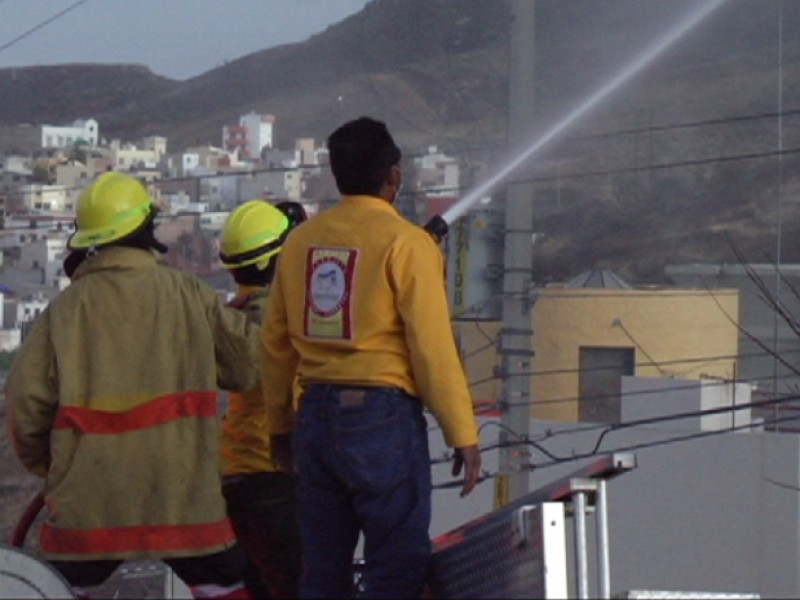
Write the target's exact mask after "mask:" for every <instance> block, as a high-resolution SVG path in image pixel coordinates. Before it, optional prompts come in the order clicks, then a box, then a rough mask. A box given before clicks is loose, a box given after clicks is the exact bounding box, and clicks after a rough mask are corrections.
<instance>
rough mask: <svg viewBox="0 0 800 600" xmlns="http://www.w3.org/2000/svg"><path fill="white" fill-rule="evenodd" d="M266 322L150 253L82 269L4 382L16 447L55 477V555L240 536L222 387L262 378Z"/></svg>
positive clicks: (126, 252)
mask: <svg viewBox="0 0 800 600" xmlns="http://www.w3.org/2000/svg"><path fill="white" fill-rule="evenodd" d="M256 329H257V326H256V325H254V324H252V323H250V322H249V321H248V319H247V318H246V317H245V315H244V314H242V313H241V312H239V311H236V310H233V309H229V308H227V307H225V306H224V305H223V303H222V302H221V301H220V299H219V298H218V296H217V294H216V293H215V292H214V291H213V290H212V289H211V288H210V287H208V286H207V285H206V284H204V283H203V282H202V281H200V280H199V279H197V278H195V277H193V276H191V275H187V274H184V273H181V272H180V271H177V270H175V269H172V268H169V267H165V266H163V265H160V264H159V263H158V262H157V260H156V258H155V256H154V255H153V254H151V253H150V252H146V251H142V250H138V249H134V248H121V247H119V248H117V247H112V248H108V249H105V250H103V251H102V252H100V253H99V254H98V255H96V256H92V257H90V258H88V259H87V260H86V262H85V263H84V264H82V265H81V266H80V267H79V269H78V270H77V272H76V274H75V281H74V282H73V283H72V284H71V285H70V286H69V287H68V288H67V289H65V290H64V291H63V292H61V293H60V294H59V295H58V296H57V297H56V298H55V299H54V300H53V301H52V302H50V304H49V306H48V307H47V308H46V310H45V311H44V312H43V313H42V314H41V315H40V316H39V317H38V318H37V320H36V322H35V324H34V325H33V327H32V329H31V332H30V334H29V335H28V336H27V337H26V339H25V340H24V342H23V344H22V347H21V349H20V352H19V355H18V356H17V358H16V360H15V362H14V364H13V366H12V369H11V372H10V373H9V377H8V381H7V385H6V397H7V402H8V410H9V417H10V419H9V427H10V433H11V438H12V440H13V443H14V447H15V450H16V452H17V455H18V456H19V458H20V460H21V461H22V463H23V464H24V465H25V466H26V467H27V468H28V469H29V470H30V471H31V472H33V473H35V474H37V475H40V476H42V477H44V478H45V488H44V493H45V501H46V506H47V509H48V518H47V521H46V522H45V523H44V525H43V527H42V532H41V549H42V551H43V553H44V554H45V555H46V556H49V557H51V558H58V559H61V560H67V559H105V558H119V559H126V558H141V557H153V558H157V557H167V556H171V557H178V556H194V555H202V554H209V553H212V552H217V551H220V550H222V549H224V548H226V547H228V546H230V545H231V544H232V543H233V541H234V536H233V532H232V529H231V527H230V524H229V522H228V520H227V518H226V514H225V504H224V500H223V497H222V493H221V486H220V473H219V445H218V437H219V426H218V420H217V387H218V386H219V387H222V388H225V389H234V390H247V389H250V388H252V387H253V386H254V385H255V383H256V381H257V377H258V372H257V362H256V361H257V357H256V352H257V336H258V333H257V331H256Z"/></svg>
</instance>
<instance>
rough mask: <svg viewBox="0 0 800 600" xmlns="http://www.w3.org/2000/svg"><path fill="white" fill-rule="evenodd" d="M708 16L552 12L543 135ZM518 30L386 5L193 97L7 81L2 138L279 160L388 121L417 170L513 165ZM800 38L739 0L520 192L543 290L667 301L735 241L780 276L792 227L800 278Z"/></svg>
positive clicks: (70, 77)
mask: <svg viewBox="0 0 800 600" xmlns="http://www.w3.org/2000/svg"><path fill="white" fill-rule="evenodd" d="M697 4H698V3H697V2H695V1H694V0H660V1H659V2H658V3H655V2H642V1H641V0H593V1H592V2H586V1H585V0H537V4H536V10H537V13H536V40H535V42H536V52H535V60H534V67H533V70H534V79H535V97H536V100H535V104H536V106H535V110H536V114H537V115H538V116H537V118H536V122H535V123H533V124H532V126H533V131H532V134H531V135H532V136H535V135H540V134H542V133H543V132H546V131H547V130H548V128H549V127H551V126H552V125H553V124H555V123H558V122H559V119H561V118H562V117H563V116H564V115H565V114H567V113H568V112H569V110H570V107H573V106H576V105H578V104H580V102H581V101H582V100H583V99H585V98H586V97H587V96H589V95H591V94H592V93H593V92H594V91H595V90H597V89H598V88H599V87H601V86H602V85H604V83H605V82H607V81H608V80H609V78H611V77H613V76H614V75H615V74H617V73H618V72H619V71H620V70H621V69H623V68H624V66H625V65H626V64H629V63H630V62H631V61H632V60H633V59H635V58H636V57H637V56H638V55H639V54H640V53H641V52H642V51H643V49H645V48H648V47H649V46H651V45H652V44H653V43H655V42H656V41H657V40H658V39H660V38H661V37H662V36H663V35H665V33H666V32H667V31H668V30H669V29H670V28H671V27H672V26H673V24H675V23H680V22H681V21H682V20H684V19H685V15H686V14H687V13H688V12H689V11H690V10H691V9H692V8H693V7H696V6H697ZM779 7H782V12H779V11H778V9H779ZM779 20H780V22H781V27H782V30H783V31H785V32H786V34H784V36H783V38H782V39H781V40H780V41H781V47H780V54H779V52H778V50H779V48H778V41H779V38H778V31H779V29H778V23H779ZM511 22H512V19H511V3H510V1H509V0H374V1H373V2H371V3H370V4H368V5H367V6H366V7H365V8H364V10H362V11H361V12H360V13H358V14H355V15H353V16H351V17H350V18H348V19H346V20H344V21H342V22H341V23H338V24H336V25H334V26H331V27H329V28H328V29H327V30H326V31H324V32H322V33H320V34H318V35H316V36H313V37H311V38H310V39H308V40H307V41H305V42H303V43H298V44H292V45H285V46H280V47H275V48H270V49H267V50H263V51H260V52H256V53H253V54H251V55H248V56H245V57H243V58H241V59H239V60H236V61H232V62H230V63H228V64H226V65H224V66H222V67H219V68H217V69H214V70H212V71H209V72H208V73H205V74H203V75H201V76H198V77H195V78H193V79H190V80H187V81H170V80H166V79H163V78H160V77H156V76H155V75H153V74H152V73H150V72H149V71H148V70H147V69H145V68H143V67H134V66H129V65H121V66H104V67H100V66H97V65H74V66H64V67H37V68H31V69H6V70H0V122H2V123H14V122H63V121H69V120H72V119H74V118H79V117H87V116H93V117H95V118H97V119H98V121H99V122H100V126H101V134H102V135H104V136H106V137H121V138H125V139H136V138H139V137H141V136H143V135H150V134H160V135H166V136H167V137H168V138H169V140H170V145H171V147H173V148H175V147H181V146H184V145H188V144H195V143H213V144H218V143H219V140H220V136H221V128H222V126H223V125H224V124H227V123H232V122H235V121H236V120H237V119H238V116H239V115H241V114H244V113H246V112H249V111H250V110H254V111H257V112H263V113H271V114H274V115H276V116H277V122H276V142H277V145H278V146H279V147H287V146H290V145H291V144H292V142H293V140H294V138H295V137H298V136H311V137H315V138H316V139H318V140H321V139H324V137H325V136H326V135H327V134H328V133H330V131H331V130H332V129H333V128H334V127H335V126H336V125H338V124H339V123H341V122H342V121H344V120H346V119H349V118H352V117H356V116H359V115H362V114H371V115H375V116H379V117H381V118H383V119H384V120H386V121H387V123H388V124H389V126H390V127H391V128H392V130H393V131H394V132H395V133H396V135H397V137H398V139H399V141H400V142H401V144H402V145H403V146H404V148H406V149H407V151H409V152H416V151H419V150H420V149H421V148H423V147H425V146H426V145H428V144H433V143H435V144H437V145H439V147H440V148H443V149H445V150H446V151H448V152H450V153H452V154H454V155H457V156H459V157H461V158H463V159H465V160H473V161H474V160H487V158H488V160H490V161H492V160H495V161H497V162H495V163H494V164H495V165H499V164H501V163H502V162H503V161H504V160H506V159H505V158H504V157H505V156H508V154H507V153H506V152H505V151H504V150H503V148H504V146H505V144H506V140H507V131H508V121H507V119H508V97H509V93H508V89H509V81H508V73H509V59H510V40H509V36H510V31H511ZM798 30H800V3H786V2H784V3H779V2H778V1H777V0H759V2H752V1H750V0H728V1H727V2H725V3H724V4H723V5H722V7H721V8H719V9H717V10H716V11H715V13H714V14H712V15H711V16H710V17H709V18H707V19H706V20H705V21H704V22H702V23H700V24H699V25H698V26H697V27H696V28H695V29H693V30H692V31H691V32H689V33H688V34H687V35H686V36H685V37H683V38H681V39H680V41H679V42H678V43H676V44H675V45H674V46H673V47H671V48H670V49H669V50H668V51H666V52H664V53H663V54H662V55H659V56H658V57H657V59H656V60H654V61H653V62H652V64H651V65H650V66H648V67H647V68H646V69H645V70H643V71H642V72H641V73H639V74H637V76H636V77H635V78H632V79H631V80H630V81H629V82H627V83H626V84H625V85H622V86H620V88H619V89H618V90H615V92H614V94H612V95H611V97H609V98H608V99H607V100H606V101H605V102H604V103H603V104H602V105H600V106H598V107H597V108H596V109H594V110H593V111H592V112H591V113H590V114H589V115H586V116H585V117H584V118H582V119H580V120H578V121H577V122H576V123H575V124H574V125H573V126H571V127H570V128H569V129H568V130H567V131H565V133H564V134H563V135H562V136H560V137H559V138H558V139H556V140H554V142H553V143H552V144H551V145H550V146H548V148H547V149H546V151H545V152H543V153H542V154H541V155H540V156H539V157H537V160H536V162H535V163H534V164H533V165H529V166H527V167H523V168H521V169H519V170H518V171H517V172H515V174H514V178H516V179H522V180H528V181H532V182H533V183H534V191H535V195H534V201H535V202H536V205H537V211H536V224H535V229H536V231H537V232H539V233H542V234H543V235H542V236H541V237H540V238H539V239H540V240H541V241H540V242H538V243H537V248H536V262H535V264H534V268H535V271H536V273H537V278H538V279H539V280H541V281H551V280H556V279H562V278H565V277H570V276H572V275H574V274H576V272H579V271H581V270H584V269H586V268H590V267H593V266H605V267H610V268H615V269H617V270H619V271H620V272H621V274H622V275H623V276H625V277H628V278H629V279H632V280H634V281H644V282H646V281H660V280H662V279H663V266H664V264H667V263H669V262H690V261H705V260H715V261H726V260H727V261H730V260H732V255H731V252H730V247H729V243H728V239H729V238H732V239H735V240H736V242H737V243H738V244H740V245H741V246H742V247H743V249H744V250H745V252H746V253H747V254H748V255H749V256H751V257H753V259H754V260H758V261H763V260H765V258H768V256H773V257H774V256H775V253H776V246H775V239H776V231H777V220H778V218H779V217H780V219H781V222H782V230H783V231H785V232H786V233H787V235H784V236H783V238H784V241H783V246H782V253H783V257H782V258H783V260H796V261H800V243H798V242H795V241H794V236H791V235H788V232H791V231H792V230H793V228H794V227H795V226H796V225H800V216H798V211H797V207H796V204H797V203H796V201H795V200H794V198H796V194H795V193H794V192H795V191H796V190H797V188H798V180H797V178H796V176H795V174H796V173H797V172H798V171H797V169H796V168H795V167H796V166H797V165H796V164H795V162H796V160H795V156H797V154H798V153H800V140H798V139H797V134H796V133H795V131H796V130H797V128H796V125H797V124H798V121H797V114H798V112H797V111H798V110H800V77H798V75H800V44H798V40H797V39H796V36H793V35H791V32H793V31H798ZM268 45H269V44H268V43H267V42H266V41H265V46H268ZM779 59H780V63H779ZM779 75H780V77H779ZM779 82H780V86H781V87H780V91H779V88H778V86H779ZM779 94H780V98H779V97H778V96H779ZM779 106H781V107H782V108H783V110H784V118H783V119H781V120H780V121H779V120H778V119H777V116H776V113H777V110H778V107H779ZM779 128H780V133H779V131H778V130H779ZM532 139H534V137H532ZM779 145H780V147H781V148H782V150H783V154H782V155H781V157H780V158H779V157H778V154H777V149H778V147H779ZM490 164H491V163H490Z"/></svg>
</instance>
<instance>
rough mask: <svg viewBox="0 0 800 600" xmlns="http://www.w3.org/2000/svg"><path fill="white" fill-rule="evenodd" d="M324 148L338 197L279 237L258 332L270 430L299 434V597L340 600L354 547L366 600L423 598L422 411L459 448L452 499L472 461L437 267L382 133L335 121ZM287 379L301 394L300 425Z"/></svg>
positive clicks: (475, 463) (469, 426)
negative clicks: (408, 209) (401, 198)
mask: <svg viewBox="0 0 800 600" xmlns="http://www.w3.org/2000/svg"><path fill="white" fill-rule="evenodd" d="M328 149H329V152H330V163H331V170H332V171H333V175H334V177H335V179H336V184H337V186H338V188H339V191H340V192H341V193H342V198H341V200H340V202H339V204H337V205H336V206H335V207H333V208H330V209H328V210H326V211H325V212H323V213H321V214H320V215H318V216H316V217H314V218H313V219H310V220H309V221H308V222H306V223H303V224H302V225H300V226H299V227H298V228H297V229H296V230H295V231H293V232H292V235H291V236H290V237H289V239H287V241H286V244H285V245H284V248H283V251H282V253H281V260H280V263H279V264H278V270H277V274H276V277H275V282H274V284H273V287H272V290H271V292H270V297H269V300H268V302H267V312H266V314H265V326H264V327H263V328H262V344H263V348H264V354H263V359H262V360H263V369H262V377H263V379H262V385H263V389H264V401H265V403H267V404H268V410H269V421H268V423H269V425H270V430H271V433H272V434H275V435H274V440H275V442H276V443H277V442H279V440H283V442H282V443H283V444H286V441H285V440H286V436H285V434H289V433H291V432H292V431H293V430H294V435H293V440H292V441H293V445H294V453H295V463H296V467H297V514H298V521H299V526H300V534H301V540H302V546H303V576H302V579H301V583H300V596H301V597H305V598H316V597H323V598H343V597H347V596H348V595H350V594H351V592H352V570H351V562H352V559H353V551H354V549H355V547H356V543H357V541H358V536H359V533H363V536H364V559H365V570H364V577H363V585H364V588H365V590H364V597H370V598H418V597H419V595H420V593H421V592H422V588H423V584H424V581H425V576H426V572H427V569H428V564H429V558H430V540H429V537H428V527H429V524H430V516H431V514H430V513H431V473H430V458H429V455H428V433H427V426H426V420H425V417H424V415H423V408H428V409H429V410H430V411H431V413H433V416H434V417H435V418H436V420H437V421H438V422H439V424H440V425H441V427H442V430H443V433H444V436H445V440H446V442H447V443H448V444H449V445H450V446H452V447H454V448H455V449H456V460H455V463H454V469H453V474H454V475H457V474H459V473H460V471H461V469H462V468H464V470H465V473H464V475H465V478H464V484H463V486H462V495H465V494H467V493H469V492H470V491H471V490H472V489H473V487H474V486H475V484H476V482H477V480H478V477H479V474H480V463H481V460H480V453H479V451H478V446H477V442H478V436H477V427H476V423H475V417H474V414H473V409H472V402H471V398H470V395H469V390H468V388H467V382H466V379H465V376H464V372H463V369H462V366H461V362H460V360H459V357H458V353H457V350H456V346H455V343H454V341H453V334H452V330H451V327H450V317H449V314H448V307H447V299H446V295H445V289H444V277H443V273H444V261H443V256H442V253H441V251H440V250H439V248H438V247H437V245H436V244H435V242H434V241H433V239H432V238H431V236H430V235H428V233H426V232H425V231H424V230H423V229H422V228H420V227H418V226H416V225H414V224H412V223H409V222H408V221H406V220H405V219H403V218H402V217H401V216H400V214H399V213H398V212H397V209H396V208H395V207H394V206H393V203H394V200H395V198H396V197H397V194H398V193H399V190H400V185H401V181H402V174H401V170H400V158H401V157H400V150H399V149H398V148H397V146H396V145H395V143H394V141H393V139H392V137H391V135H390V134H389V132H388V130H387V129H386V126H385V125H384V124H383V123H381V122H380V121H376V120H374V119H370V118H366V117H365V118H361V119H357V120H355V121H351V122H349V123H346V124H345V125H343V126H342V127H340V128H339V129H337V130H336V131H335V132H334V133H333V134H332V135H331V136H330V137H329V138H328ZM301 274H302V276H301ZM295 373H296V374H297V376H298V379H299V384H300V386H301V387H302V388H303V394H302V396H301V398H300V408H299V412H298V414H297V417H296V422H295V417H294V412H293V410H292V403H291V393H290V390H291V387H292V378H293V377H294V376H295ZM280 434H284V436H283V437H281V436H280ZM284 454H285V451H283V452H280V453H279V456H283V455H284Z"/></svg>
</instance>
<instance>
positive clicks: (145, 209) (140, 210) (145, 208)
mask: <svg viewBox="0 0 800 600" xmlns="http://www.w3.org/2000/svg"><path fill="white" fill-rule="evenodd" d="M151 210H153V203H152V202H146V203H144V204H140V205H139V206H134V207H133V208H129V209H128V210H123V211H122V212H118V213H117V214H115V215H114V217H113V218H112V219H111V222H112V223H119V222H120V221H127V220H128V219H130V218H131V217H134V216H136V215H138V214H141V215H142V216H145V217H146V216H147V215H149V214H150V211H151Z"/></svg>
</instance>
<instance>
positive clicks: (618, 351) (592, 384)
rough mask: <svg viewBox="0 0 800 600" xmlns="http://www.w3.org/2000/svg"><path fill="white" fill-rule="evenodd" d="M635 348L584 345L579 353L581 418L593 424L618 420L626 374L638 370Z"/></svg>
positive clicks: (579, 405)
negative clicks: (623, 380) (623, 379)
mask: <svg viewBox="0 0 800 600" xmlns="http://www.w3.org/2000/svg"><path fill="white" fill-rule="evenodd" d="M635 356H636V355H635V350H634V349H633V348H592V347H585V346H582V347H581V348H580V355H579V358H578V360H579V365H578V368H579V380H578V396H579V401H578V419H579V420H580V421H588V422H590V423H619V422H620V415H621V407H620V403H621V396H620V392H621V387H622V380H621V377H622V376H623V375H634V373H635Z"/></svg>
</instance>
